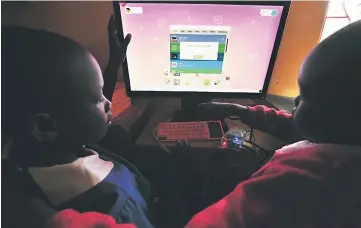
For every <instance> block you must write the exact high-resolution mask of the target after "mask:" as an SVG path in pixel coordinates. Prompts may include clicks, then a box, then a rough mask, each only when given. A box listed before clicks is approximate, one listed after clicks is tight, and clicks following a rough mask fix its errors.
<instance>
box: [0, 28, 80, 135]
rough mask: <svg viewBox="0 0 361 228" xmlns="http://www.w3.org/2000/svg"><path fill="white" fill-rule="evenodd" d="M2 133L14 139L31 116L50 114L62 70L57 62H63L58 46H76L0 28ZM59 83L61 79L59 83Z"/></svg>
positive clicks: (49, 34)
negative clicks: (34, 114) (54, 92)
mask: <svg viewBox="0 0 361 228" xmlns="http://www.w3.org/2000/svg"><path fill="white" fill-rule="evenodd" d="M1 31H2V36H1V46H2V52H1V55H2V72H1V74H2V88H1V89H2V101H1V102H2V110H3V111H2V129H1V130H2V132H4V131H5V132H6V133H8V134H10V135H12V136H14V137H16V136H19V135H22V134H24V133H25V132H26V128H27V126H26V125H27V123H28V118H29V116H30V115H31V114H33V113H49V111H50V110H49V109H50V102H55V101H54V100H53V99H54V97H53V96H51V94H52V93H51V90H53V89H55V87H56V86H55V85H56V84H57V80H59V78H57V77H54V76H55V75H54V72H57V71H59V70H60V69H61V67H64V66H61V65H60V64H59V65H57V63H56V59H61V58H66V56H63V55H64V52H62V51H61V46H62V45H58V44H64V43H66V45H72V46H74V47H78V46H79V45H78V44H77V43H76V42H73V41H72V40H70V39H68V38H66V37H63V36H61V35H58V34H55V33H52V32H48V31H41V30H36V29H31V28H25V27H20V26H2V27H1ZM60 80H61V79H60Z"/></svg>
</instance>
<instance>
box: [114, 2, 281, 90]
mask: <svg viewBox="0 0 361 228" xmlns="http://www.w3.org/2000/svg"><path fill="white" fill-rule="evenodd" d="M120 8H121V16H122V24H123V30H124V34H125V35H126V34H127V33H131V34H132V41H131V43H130V45H129V47H128V52H127V60H128V70H129V78H130V84H131V90H133V91H197V92H206V91H209V92H260V90H261V89H262V87H263V83H264V80H265V77H266V73H267V68H268V65H269V61H270V58H271V54H272V49H273V46H274V42H275V38H276V35H277V30H278V26H279V23H280V18H281V14H282V9H283V7H282V6H256V5H249V6H244V5H215V4H213V5H211V4H201V5H196V4H160V3H157V4H155V3H127V4H125V3H120ZM172 26H173V27H174V26H175V27H177V26H178V27H179V26H183V27H187V26H189V27H196V26H200V27H202V28H203V27H206V26H210V27H211V28H215V27H226V28H229V34H228V35H227V38H228V41H227V52H226V53H225V54H224V59H222V70H221V71H222V72H221V73H220V72H219V71H218V70H209V71H205V72H208V73H205V74H202V73H200V74H198V73H195V74H192V73H189V72H188V73H180V74H175V73H174V74H173V73H172V72H176V71H172V67H177V64H176V63H174V62H172V52H171V50H170V49H171V47H172V44H171V43H170V42H171V41H172V40H170V39H173V38H174V37H173V38H172V36H171V34H172V33H171V27H172ZM221 45H223V47H224V42H223V43H222V44H221ZM220 47H221V46H220ZM175 49H176V48H175ZM218 49H219V48H216V50H218ZM222 51H223V49H222V50H221V51H219V50H218V52H222ZM196 52H197V53H199V52H207V53H208V52H211V49H207V51H205V49H201V48H198V49H195V50H194V53H196ZM193 55H194V57H196V56H199V55H198V54H193ZM205 55H206V54H205ZM207 55H208V56H217V54H216V55H212V53H208V54H207ZM183 56H184V55H183ZM173 57H176V56H173ZM201 57H202V56H201ZM210 58H211V57H210ZM215 58H217V57H215ZM218 58H219V53H218ZM222 58H223V57H222ZM197 60H198V59H197ZM215 61H217V59H215ZM202 64H203V63H202ZM202 64H199V65H200V66H203V65H204V66H207V65H206V64H203V65H202ZM178 65H179V64H178ZM217 67H219V65H217ZM213 73H216V74H213Z"/></svg>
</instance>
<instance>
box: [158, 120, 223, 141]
mask: <svg viewBox="0 0 361 228" xmlns="http://www.w3.org/2000/svg"><path fill="white" fill-rule="evenodd" d="M210 123H211V124H213V125H214V124H216V125H219V126H220V128H221V123H220V122H219V121H212V122H208V121H200V122H174V123H160V124H159V125H158V129H157V139H158V140H159V141H186V140H187V141H192V140H210V139H212V134H211V133H212V132H210V128H209V126H210Z"/></svg>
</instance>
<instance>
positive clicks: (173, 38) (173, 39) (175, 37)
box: [170, 36, 178, 41]
mask: <svg viewBox="0 0 361 228" xmlns="http://www.w3.org/2000/svg"><path fill="white" fill-rule="evenodd" d="M170 39H171V40H172V41H177V40H178V37H177V36H171V37H170Z"/></svg>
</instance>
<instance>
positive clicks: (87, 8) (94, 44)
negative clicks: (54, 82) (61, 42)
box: [1, 1, 113, 69]
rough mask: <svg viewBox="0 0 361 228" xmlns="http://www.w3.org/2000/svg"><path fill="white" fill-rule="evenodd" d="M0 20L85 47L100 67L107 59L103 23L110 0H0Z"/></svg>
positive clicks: (105, 33) (109, 6)
mask: <svg viewBox="0 0 361 228" xmlns="http://www.w3.org/2000/svg"><path fill="white" fill-rule="evenodd" d="M1 5H2V7H1V24H2V25H22V26H26V27H30V28H36V29H44V30H48V31H52V32H55V33H59V34H62V35H64V36H67V37H69V38H71V39H73V40H75V41H77V42H79V43H80V44H81V45H83V46H84V47H86V48H87V49H88V50H89V51H90V52H91V53H92V54H93V55H94V57H95V58H96V59H97V60H98V62H99V65H100V67H101V68H102V69H104V68H105V66H106V64H107V61H108V53H109V51H108V33H107V24H108V20H109V16H110V14H111V13H112V12H113V8H112V2H110V1H102V2H88V1H84V2H6V3H5V2H1Z"/></svg>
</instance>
